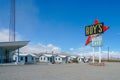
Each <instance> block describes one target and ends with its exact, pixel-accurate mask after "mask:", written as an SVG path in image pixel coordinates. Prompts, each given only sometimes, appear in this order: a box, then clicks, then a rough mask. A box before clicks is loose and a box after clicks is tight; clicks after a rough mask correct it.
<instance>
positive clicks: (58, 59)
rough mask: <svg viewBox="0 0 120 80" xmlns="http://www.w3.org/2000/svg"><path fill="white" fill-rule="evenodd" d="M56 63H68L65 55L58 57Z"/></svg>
mask: <svg viewBox="0 0 120 80" xmlns="http://www.w3.org/2000/svg"><path fill="white" fill-rule="evenodd" d="M55 62H56V63H66V62H67V57H66V56H64V55H57V56H56V57H55Z"/></svg>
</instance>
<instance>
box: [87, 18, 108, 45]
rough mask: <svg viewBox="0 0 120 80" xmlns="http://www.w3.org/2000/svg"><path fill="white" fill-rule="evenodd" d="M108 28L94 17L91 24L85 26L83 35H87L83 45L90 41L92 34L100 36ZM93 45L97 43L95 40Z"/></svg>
mask: <svg viewBox="0 0 120 80" xmlns="http://www.w3.org/2000/svg"><path fill="white" fill-rule="evenodd" d="M108 29H109V27H108V26H104V24H103V23H99V22H98V19H96V20H95V21H94V24H93V25H90V26H86V27H85V35H86V36H88V38H87V40H86V42H85V45H88V44H89V43H90V42H92V41H91V39H92V38H93V37H92V36H93V35H95V36H94V37H97V36H100V35H101V34H102V33H104V32H105V31H106V30H108ZM100 44H101V43H100ZM93 45H98V43H97V42H96V43H95V44H93Z"/></svg>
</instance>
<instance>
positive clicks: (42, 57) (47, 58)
mask: <svg viewBox="0 0 120 80" xmlns="http://www.w3.org/2000/svg"><path fill="white" fill-rule="evenodd" d="M53 58H54V57H53V56H52V54H42V55H40V57H39V61H40V62H47V63H49V62H52V61H53Z"/></svg>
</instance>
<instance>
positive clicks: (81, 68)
mask: <svg viewBox="0 0 120 80" xmlns="http://www.w3.org/2000/svg"><path fill="white" fill-rule="evenodd" d="M105 64H106V65H105V66H92V65H89V64H86V63H85V64H84V63H79V64H37V65H21V66H0V80H120V63H105Z"/></svg>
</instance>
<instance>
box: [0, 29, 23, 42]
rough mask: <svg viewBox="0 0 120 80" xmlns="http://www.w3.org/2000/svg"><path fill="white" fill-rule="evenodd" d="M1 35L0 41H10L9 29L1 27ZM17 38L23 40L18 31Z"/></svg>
mask: <svg viewBox="0 0 120 80" xmlns="http://www.w3.org/2000/svg"><path fill="white" fill-rule="evenodd" d="M0 37H1V38H0V42H5V41H9V29H1V30H0ZM16 40H17V41H18V40H22V38H21V36H20V35H19V34H18V33H16Z"/></svg>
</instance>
